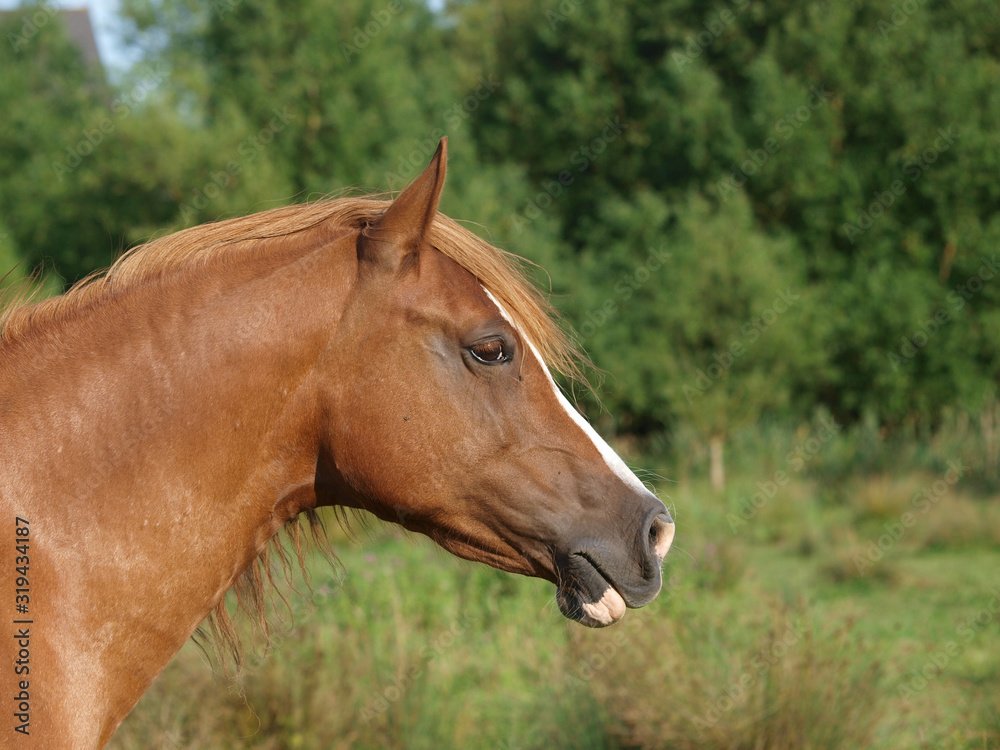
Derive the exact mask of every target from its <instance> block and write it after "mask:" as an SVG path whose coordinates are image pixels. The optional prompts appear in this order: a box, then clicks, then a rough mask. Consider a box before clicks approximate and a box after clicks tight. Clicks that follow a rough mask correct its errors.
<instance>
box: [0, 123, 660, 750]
mask: <svg viewBox="0 0 1000 750" xmlns="http://www.w3.org/2000/svg"><path fill="white" fill-rule="evenodd" d="M445 166H446V143H445V141H442V142H441V144H440V146H439V147H438V150H437V153H435V155H434V157H433V159H432V160H431V163H430V165H429V166H428V167H427V169H426V170H425V171H424V172H423V173H422V174H421V175H420V176H419V177H418V178H417V179H416V180H415V181H414V182H413V184H411V185H410V186H409V187H408V188H407V189H406V190H405V191H404V192H403V193H402V194H401V195H399V197H397V198H396V199H395V200H393V201H391V202H388V201H381V200H374V199H368V198H344V199H340V200H335V201H327V202H320V203H313V204H307V205H300V206H290V207H285V208H280V209H275V210H272V211H267V212H264V213H260V214H255V215H252V216H248V217H245V218H241V219H234V220H230V221H224V222H219V223H216V224H208V225H204V226H201V227H195V228H193V229H189V230H185V231H182V232H178V233H176V234H173V235H169V236H167V237H164V238H161V239H159V240H156V241H153V242H151V243H148V244H147V245H144V246H141V247H138V248H136V249H134V250H132V251H130V252H129V253H127V254H126V255H124V256H123V257H122V258H121V259H119V260H118V261H117V262H116V263H115V264H114V265H113V266H112V267H111V268H110V269H109V270H108V271H107V272H106V273H104V274H102V275H98V276H95V277H93V278H91V279H88V280H87V281H85V282H83V283H81V284H78V285H77V286H75V287H74V288H73V289H71V290H70V291H69V292H67V293H66V294H64V295H62V296H60V297H56V298H53V299H50V300H46V301H44V302H41V303H37V304H34V305H28V304H21V305H12V306H8V309H7V310H6V311H5V313H4V323H3V328H2V331H0V455H2V456H3V461H2V463H0V509H2V511H3V513H2V515H0V519H2V522H3V523H6V524H8V527H9V528H8V531H9V534H8V539H10V540H13V541H11V542H10V543H8V544H7V545H5V546H4V549H3V552H2V553H0V554H2V557H0V559H2V560H3V571H4V573H5V575H6V576H7V580H8V586H9V587H11V586H13V585H14V583H15V579H16V583H17V584H18V585H17V588H18V590H19V592H20V593H18V594H17V596H18V597H19V598H18V605H19V607H20V609H19V610H18V611H14V612H12V613H11V612H10V611H9V610H8V613H9V614H12V616H11V617H9V618H8V622H10V621H11V620H19V621H23V622H22V623H21V624H13V625H8V626H7V627H8V630H9V631H10V632H9V633H4V634H3V637H2V638H0V643H3V646H2V647H0V652H2V653H3V657H4V658H3V662H4V665H5V666H4V668H3V669H4V672H5V674H7V675H8V678H7V679H6V680H5V681H3V682H2V684H3V686H4V688H3V689H4V690H5V691H7V692H9V691H10V689H11V685H12V684H13V686H14V688H15V694H17V691H18V690H20V689H21V688H20V686H19V683H18V681H17V680H23V683H24V685H25V687H24V689H23V691H22V692H23V694H24V695H25V696H26V698H25V700H23V701H21V702H20V703H21V704H23V707H24V708H25V710H24V711H23V712H21V713H22V714H23V716H24V717H25V721H24V722H22V723H21V724H17V725H16V726H15V725H14V724H12V722H11V719H10V717H9V716H8V719H6V720H5V722H4V723H3V725H2V727H3V728H2V729H0V737H3V738H4V743H3V744H4V746H5V747H6V746H20V745H24V746H29V745H34V746H37V747H45V748H62V747H72V748H84V747H100V746H103V745H104V744H105V743H106V742H107V740H108V739H109V738H110V737H111V735H112V734H113V733H114V731H115V729H116V728H117V727H118V725H119V724H120V722H121V721H122V719H124V717H125V716H126V715H127V714H128V712H129V711H130V710H131V709H132V707H133V706H134V705H135V703H136V701H138V699H139V697H140V696H141V695H142V694H143V692H144V691H145V690H146V689H147V687H148V686H149V684H150V682H151V681H152V680H153V679H154V677H156V675H157V674H159V672H160V671H161V670H162V669H163V668H164V667H165V666H166V664H167V663H168V662H169V661H170V659H171V658H172V657H173V656H174V654H176V652H177V651H178V650H179V649H180V648H181V646H182V645H183V644H184V642H185V640H187V639H188V638H189V637H190V636H191V634H192V633H193V632H194V630H195V629H196V628H197V627H198V625H199V624H200V623H202V622H203V621H204V620H205V618H206V616H208V615H209V614H210V613H212V612H213V610H215V612H216V613H217V614H220V613H221V614H222V615H223V616H224V614H225V610H224V603H223V598H224V596H225V593H226V591H227V590H228V589H230V587H232V586H233V585H234V583H237V581H238V579H239V577H240V575H241V573H245V572H246V571H254V572H255V575H256V576H257V579H256V580H257V584H256V585H257V586H258V587H259V586H260V574H259V572H257V571H258V567H257V561H258V560H259V559H260V557H261V556H262V555H265V556H266V553H267V550H268V544H269V542H270V541H271V540H272V539H273V538H274V537H275V535H276V533H277V532H278V531H279V530H280V529H281V528H282V527H283V526H285V525H287V524H290V523H292V524H294V522H295V520H296V519H297V518H298V517H299V516H300V514H305V515H308V516H312V515H313V514H314V512H315V510H316V509H317V508H319V507H321V506H345V507H349V508H358V509H364V510H367V511H370V512H372V513H373V514H375V515H376V516H378V517H379V518H382V519H384V520H387V521H391V522H396V523H400V524H402V525H403V526H405V527H406V528H408V529H412V530H414V531H418V532H421V533H423V534H426V535H428V536H430V537H431V538H432V539H434V541H436V542H437V543H438V544H440V545H441V546H442V547H444V548H445V549H447V550H449V551H450V552H452V553H454V554H455V555H458V556H460V557H463V558H467V559H469V560H474V561H478V562H484V563H487V564H488V565H492V566H494V567H496V568H500V569H502V570H507V571H512V572H515V573H522V574H525V575H529V576H537V577H540V578H544V579H547V580H549V581H552V582H553V583H555V584H556V599H557V602H558V605H559V608H560V610H561V611H562V613H563V614H564V615H566V616H567V617H569V618H571V619H573V620H576V621H578V622H580V623H583V624H584V625H589V626H593V627H601V626H605V625H610V624H611V623H613V622H615V621H617V620H618V619H620V618H621V617H622V616H623V615H624V613H625V610H626V608H627V607H641V606H643V605H645V604H647V603H648V602H650V601H651V600H652V599H653V598H654V597H655V596H656V594H657V593H658V592H659V590H660V585H661V574H660V565H661V562H662V560H663V558H664V555H665V554H666V552H667V550H668V548H669V547H670V543H671V540H672V538H673V533H674V526H673V522H672V521H671V518H670V516H669V514H668V512H667V510H666V508H665V507H664V505H663V503H661V502H660V500H658V499H657V498H656V497H655V496H654V495H653V494H652V493H651V492H649V491H648V490H647V489H646V488H645V487H644V486H643V484H642V483H641V482H640V481H639V480H638V479H637V478H636V477H635V475H634V474H633V473H632V472H631V471H630V470H629V469H628V468H627V467H626V466H625V464H624V463H623V462H622V461H621V459H620V458H618V456H617V455H615V453H614V452H613V451H612V450H611V448H609V447H608V445H607V444H606V443H605V442H604V441H603V440H602V439H601V438H600V437H599V436H598V435H597V434H596V433H595V431H594V430H593V429H592V428H591V427H590V425H589V424H588V423H587V422H586V421H585V420H584V418H583V417H582V416H580V414H579V413H578V412H577V411H576V409H574V408H573V407H572V406H571V405H570V404H569V403H568V402H567V400H566V398H565V397H564V396H563V395H562V393H561V392H560V390H559V388H558V387H557V386H556V384H555V382H554V381H553V378H552V375H551V374H550V371H549V367H552V368H553V369H555V370H557V371H560V372H567V371H572V369H573V367H574V359H573V357H574V352H573V349H572V347H571V346H570V345H569V344H568V343H567V341H566V339H565V338H564V337H563V335H562V333H561V332H560V329H559V327H558V326H557V325H556V324H555V323H554V322H553V319H552V317H551V316H550V314H549V310H548V308H547V306H546V304H545V303H544V301H543V300H542V299H541V298H540V296H539V295H538V294H537V293H536V292H535V291H534V289H533V287H532V286H531V285H530V284H529V283H528V282H527V281H526V279H525V276H524V275H523V273H522V272H521V271H520V267H519V266H518V265H517V264H516V262H514V260H513V259H512V258H511V256H508V255H506V254H505V253H503V252H502V251H500V250H497V249H496V248H494V247H492V246H490V245H489V244H487V243H485V242H484V241H482V240H481V239H479V238H477V237H476V236H475V235H473V234H472V233H471V232H468V231H467V230H465V229H464V228H462V227H461V226H460V225H459V224H457V223H456V222H454V221H453V220H451V219H449V218H447V217H445V216H443V215H441V214H439V213H438V211H437V206H438V199H439V196H440V194H441V189H442V186H443V184H444V179H445ZM22 529H23V531H22ZM15 541H16V542H17V543H18V544H17V545H15V543H14V542H15ZM265 559H266V558H265ZM22 573H23V575H21V574H22ZM22 584H23V585H22ZM22 589H23V590H24V591H21V590H22ZM10 594H11V596H10V597H9V599H10V602H9V603H10V605H13V604H14V601H13V598H12V597H13V596H14V593H13V591H11V592H10ZM251 598H253V597H251ZM257 598H258V599H259V597H257ZM19 629H20V630H19ZM19 633H20V634H21V636H22V637H21V638H20V639H18V638H17V637H16V636H18V634H19ZM22 643H23V644H24V645H23V646H22V645H21V644H22ZM19 663H22V666H26V667H28V669H26V670H24V671H23V674H18V675H16V680H15V667H16V666H17V665H18V664H19ZM12 680H14V681H13V682H11V681H12ZM5 694H6V693H5ZM8 697H10V696H8ZM17 727H21V728H17Z"/></svg>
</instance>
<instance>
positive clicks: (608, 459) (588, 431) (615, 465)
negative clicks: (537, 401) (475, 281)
mask: <svg viewBox="0 0 1000 750" xmlns="http://www.w3.org/2000/svg"><path fill="white" fill-rule="evenodd" d="M483 291H484V292H486V295H487V296H488V297H489V298H490V299H491V300H493V304H494V305H496V306H497V309H498V310H499V311H500V314H501V315H502V316H503V317H504V320H506V321H507V322H508V323H510V324H511V325H512V326H513V327H514V328H515V329H516V330H517V332H518V333H519V334H521V338H522V339H524V342H525V343H526V344H527V345H528V348H529V349H530V350H531V353H532V354H533V355H534V357H535V359H536V360H538V365H539V367H541V368H542V372H544V373H545V377H547V378H548V380H549V385H550V386H551V388H552V390H553V392H554V393H555V394H556V399H558V401H559V403H560V404H561V405H562V407H563V409H565V410H566V413H567V414H569V416H570V418H571V419H572V420H573V421H574V422H576V423H577V425H579V427H580V429H581V430H583V433H584V434H585V435H586V436H587V437H588V438H590V441H591V442H592V443H593V444H594V447H595V448H597V450H598V451H599V452H600V454H601V456H602V457H603V458H604V462H605V463H606V464H607V465H608V468H609V469H611V471H613V472H614V473H615V475H616V476H617V477H618V478H619V479H621V480H622V481H623V482H624V483H625V484H626V485H628V486H629V487H631V488H632V489H635V490H640V491H642V490H645V489H646V488H645V486H644V485H643V483H642V482H640V481H639V477H637V476H636V475H635V473H634V472H633V471H632V470H631V469H630V468H629V467H628V466H626V465H625V462H624V461H622V459H621V457H620V456H619V455H618V454H617V453H615V452H614V450H613V449H612V447H611V446H610V445H608V444H607V442H606V441H605V440H604V438H602V437H601V436H600V435H598V434H597V430H595V429H594V428H593V427H591V425H590V422H588V421H587V420H586V419H585V418H584V416H583V415H582V414H581V413H580V412H578V411H577V410H576V409H575V408H574V407H573V405H572V404H571V403H570V402H569V400H568V399H567V398H566V396H564V395H563V392H562V391H561V390H560V389H559V386H558V385H556V381H555V380H554V379H553V377H552V373H551V372H549V368H548V366H547V365H546V364H545V360H543V359H542V355H541V354H539V353H538V349H536V348H535V345H534V344H533V343H532V342H531V340H530V339H529V338H528V337H527V336H526V335H525V334H524V331H522V330H521V329H520V328H518V327H517V324H516V323H514V319H513V318H511V317H510V315H508V313H507V311H506V310H505V309H504V307H503V305H501V304H500V302H499V301H498V300H497V298H496V297H494V296H493V295H492V294H490V290H489V289H487V288H486V287H483Z"/></svg>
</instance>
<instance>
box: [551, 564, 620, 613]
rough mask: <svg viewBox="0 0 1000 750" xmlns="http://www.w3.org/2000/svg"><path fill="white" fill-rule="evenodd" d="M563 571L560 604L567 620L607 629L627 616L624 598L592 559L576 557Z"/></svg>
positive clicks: (557, 591) (560, 609) (557, 593)
mask: <svg viewBox="0 0 1000 750" xmlns="http://www.w3.org/2000/svg"><path fill="white" fill-rule="evenodd" d="M559 567H560V573H561V575H560V583H559V586H558V588H557V589H556V603H557V604H558V605H559V611H560V612H562V613H563V615H564V616H565V617H567V618H569V619H570V620H574V621H575V622H578V623H580V624H581V625H586V626H587V627H589V628H604V627H607V626H608V625H613V624H614V623H616V622H618V621H619V620H620V619H621V618H622V617H623V616H624V615H625V608H626V605H625V599H624V597H622V595H621V594H620V593H618V590H617V589H616V588H615V587H614V585H613V584H612V583H611V580H610V578H609V577H608V576H607V574H606V573H605V572H604V571H603V570H602V569H601V566H600V565H599V564H598V563H597V562H595V561H594V560H593V559H592V558H591V557H590V556H589V555H587V554H586V553H584V552H577V553H574V554H572V555H570V556H569V558H568V560H566V561H565V564H564V565H561V566H559Z"/></svg>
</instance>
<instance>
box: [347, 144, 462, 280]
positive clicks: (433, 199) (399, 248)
mask: <svg viewBox="0 0 1000 750" xmlns="http://www.w3.org/2000/svg"><path fill="white" fill-rule="evenodd" d="M447 161H448V139H447V138H442V139H441V141H440V142H439V143H438V147H437V151H435V152H434V156H433V157H431V163H430V164H428V165H427V168H426V169H425V170H424V171H423V172H422V173H421V174H420V176H419V177H418V178H417V179H415V180H414V181H413V182H412V183H411V184H410V186H409V187H408V188H406V190H404V191H403V192H402V193H401V194H400V195H399V196H397V197H396V200H394V201H393V202H392V203H391V204H390V205H389V208H387V209H386V211H385V213H384V214H382V216H380V217H379V219H378V221H376V222H375V223H374V224H372V225H371V226H369V227H368V228H367V229H365V230H364V231H363V232H362V233H361V237H360V239H359V240H358V260H359V261H361V262H364V263H373V264H375V265H377V266H379V267H381V268H384V269H387V270H391V271H396V270H398V269H399V268H400V267H401V266H402V264H403V262H404V260H405V259H406V258H407V256H410V255H415V254H416V253H417V251H418V250H419V249H420V245H421V244H422V243H423V241H424V237H426V235H427V232H428V230H429V229H430V227H431V222H433V221H434V216H435V214H437V208H438V201H439V200H440V199H441V188H443V187H444V176H445V171H446V169H447Z"/></svg>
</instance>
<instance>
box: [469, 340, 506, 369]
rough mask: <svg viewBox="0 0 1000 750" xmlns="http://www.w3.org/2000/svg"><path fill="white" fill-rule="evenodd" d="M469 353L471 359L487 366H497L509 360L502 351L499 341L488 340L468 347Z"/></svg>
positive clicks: (502, 347)
mask: <svg viewBox="0 0 1000 750" xmlns="http://www.w3.org/2000/svg"><path fill="white" fill-rule="evenodd" d="M469 351H470V352H471V353H472V356H473V357H475V358H476V359H478V360H479V361H480V362H482V363H483V364H487V365H495V364H499V363H501V362H506V361H507V360H508V359H510V357H509V356H508V355H507V352H506V350H505V349H504V346H503V341H501V340H500V339H490V340H489V341H481V342H479V343H478V344H473V345H472V346H470V347H469Z"/></svg>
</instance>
